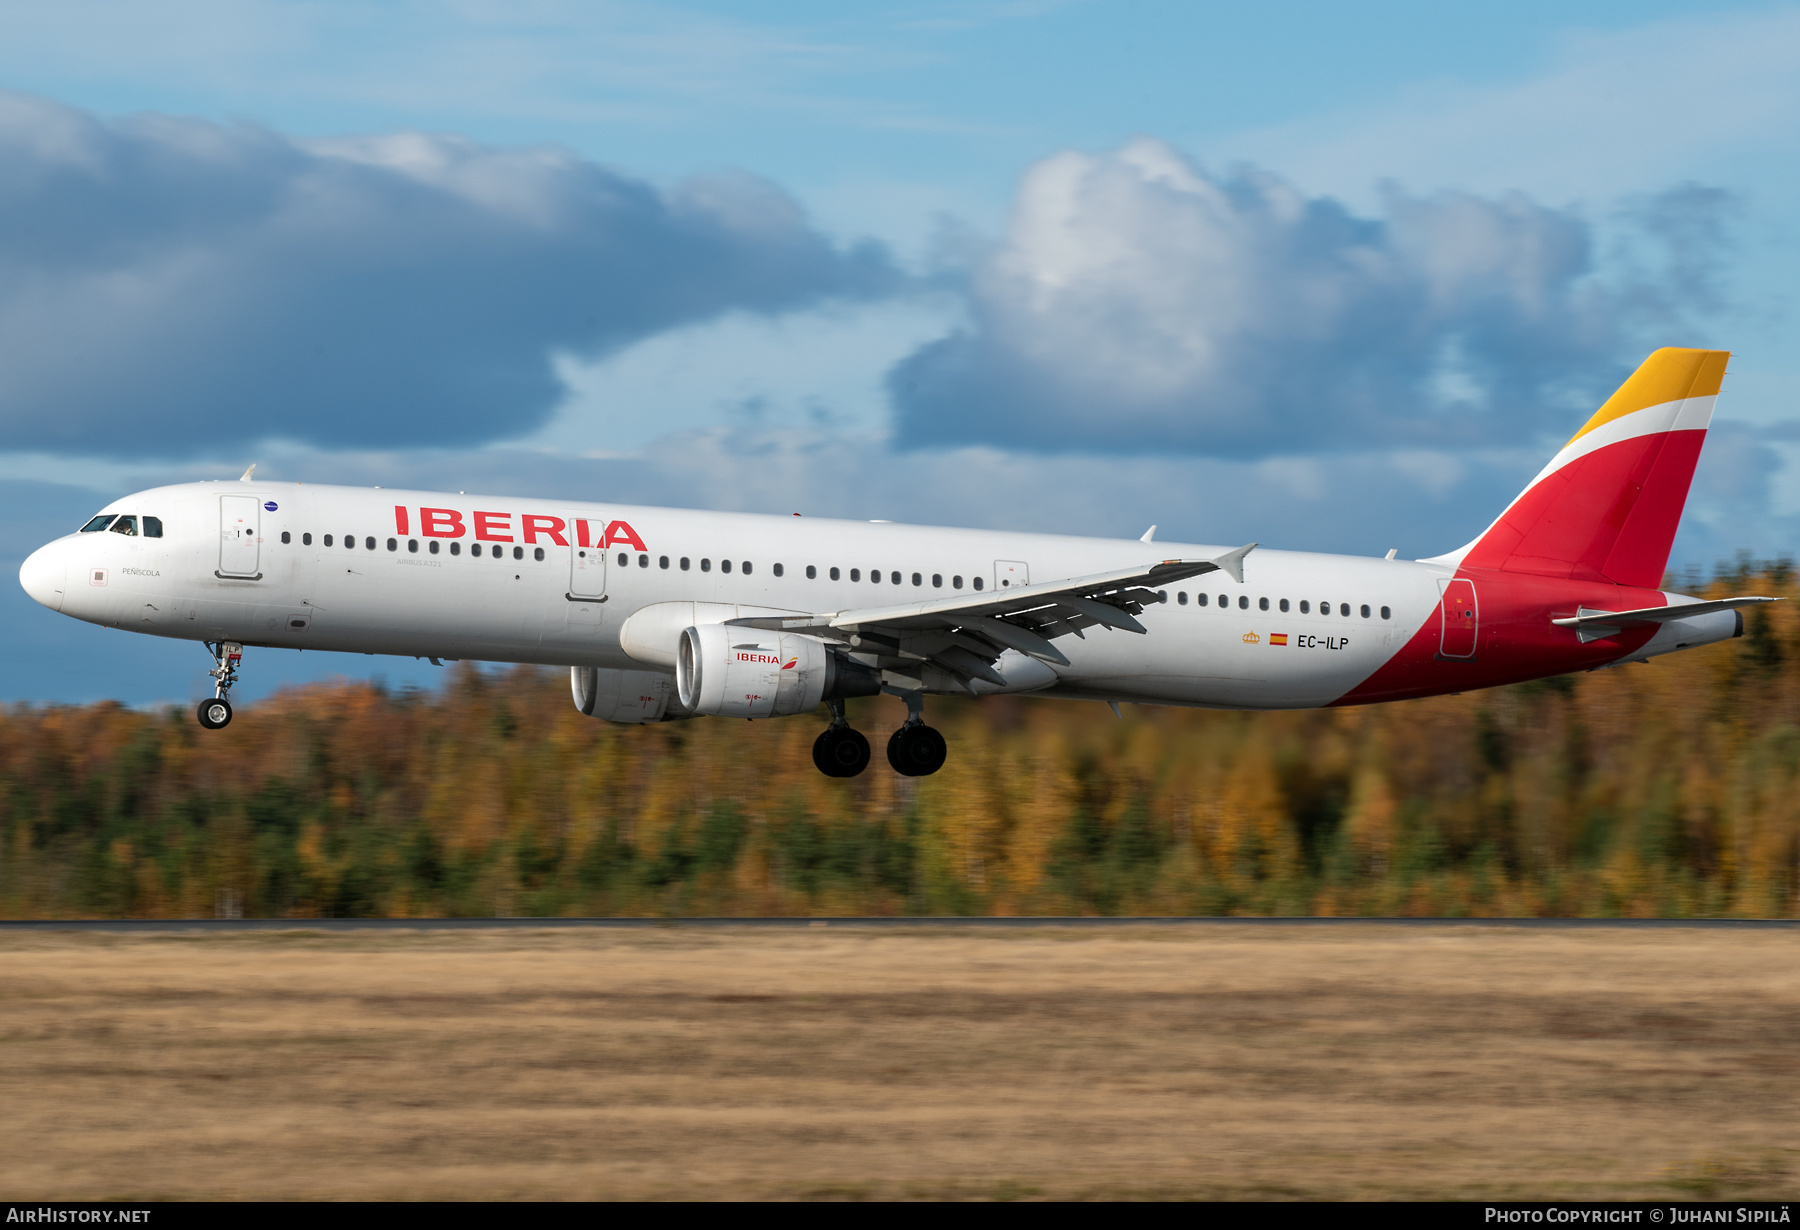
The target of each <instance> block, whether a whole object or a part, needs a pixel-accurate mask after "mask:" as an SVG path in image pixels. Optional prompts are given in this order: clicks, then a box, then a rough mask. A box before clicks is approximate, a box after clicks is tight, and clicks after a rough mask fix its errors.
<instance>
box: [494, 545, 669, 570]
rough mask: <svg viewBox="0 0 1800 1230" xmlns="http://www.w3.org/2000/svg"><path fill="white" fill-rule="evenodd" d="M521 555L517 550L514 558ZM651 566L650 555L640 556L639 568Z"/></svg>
mask: <svg viewBox="0 0 1800 1230" xmlns="http://www.w3.org/2000/svg"><path fill="white" fill-rule="evenodd" d="M520 554H521V552H520V551H518V550H517V549H516V548H515V549H514V551H513V558H514V559H518V558H519V556H520ZM649 566H650V557H649V556H648V555H640V556H638V567H639V568H648V567H649Z"/></svg>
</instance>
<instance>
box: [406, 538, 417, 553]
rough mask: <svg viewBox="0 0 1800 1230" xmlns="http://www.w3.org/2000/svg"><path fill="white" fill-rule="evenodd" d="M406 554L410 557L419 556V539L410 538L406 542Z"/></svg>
mask: <svg viewBox="0 0 1800 1230" xmlns="http://www.w3.org/2000/svg"><path fill="white" fill-rule="evenodd" d="M406 553H407V554H408V555H417V554H418V553H419V540H418V539H417V538H408V539H407V540H406Z"/></svg>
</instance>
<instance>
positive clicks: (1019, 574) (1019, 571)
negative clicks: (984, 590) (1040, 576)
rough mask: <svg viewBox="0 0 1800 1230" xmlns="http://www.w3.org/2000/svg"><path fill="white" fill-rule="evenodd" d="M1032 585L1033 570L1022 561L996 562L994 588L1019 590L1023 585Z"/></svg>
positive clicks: (1005, 560) (998, 560)
mask: <svg viewBox="0 0 1800 1230" xmlns="http://www.w3.org/2000/svg"><path fill="white" fill-rule="evenodd" d="M1030 584H1031V569H1030V567H1028V566H1027V565H1026V563H1025V561H1024V560H1022V559H997V560H995V561H994V588H995V589H1017V588H1019V586H1021V585H1030Z"/></svg>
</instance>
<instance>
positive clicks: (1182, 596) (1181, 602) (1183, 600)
mask: <svg viewBox="0 0 1800 1230" xmlns="http://www.w3.org/2000/svg"><path fill="white" fill-rule="evenodd" d="M1175 605H1176V606H1186V605H1187V591H1186V590H1177V591H1176V594H1175Z"/></svg>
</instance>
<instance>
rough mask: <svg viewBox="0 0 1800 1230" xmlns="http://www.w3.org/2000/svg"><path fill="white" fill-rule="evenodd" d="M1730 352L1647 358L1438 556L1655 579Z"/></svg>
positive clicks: (1551, 572) (1598, 577)
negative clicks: (1520, 487) (1464, 541)
mask: <svg viewBox="0 0 1800 1230" xmlns="http://www.w3.org/2000/svg"><path fill="white" fill-rule="evenodd" d="M1730 357H1731V354H1730V352H1729V351H1724V350H1677V349H1674V348H1665V349H1663V350H1659V351H1657V352H1656V353H1655V354H1653V355H1651V356H1650V357H1649V358H1648V359H1645V360H1644V364H1643V366H1642V367H1640V368H1638V369H1637V371H1636V372H1635V373H1633V374H1632V377H1631V379H1629V380H1627V381H1626V382H1625V383H1624V384H1622V385H1620V386H1619V391H1618V392H1616V393H1614V394H1613V395H1612V396H1611V397H1610V398H1608V399H1607V402H1606V404H1605V405H1604V406H1601V407H1600V409H1599V411H1598V412H1596V413H1595V415H1594V417H1593V418H1591V419H1589V420H1588V421H1587V426H1585V427H1583V428H1582V429H1581V430H1580V431H1578V432H1576V433H1575V438H1574V439H1572V440H1570V441H1569V442H1568V443H1567V444H1566V445H1564V446H1563V449H1562V451H1561V452H1560V453H1558V454H1557V455H1556V456H1555V457H1554V458H1553V459H1552V460H1551V462H1550V464H1549V465H1547V466H1545V467H1544V470H1543V473H1541V474H1539V475H1538V476H1537V477H1536V478H1535V479H1533V480H1532V482H1531V485H1530V486H1529V487H1527V488H1525V490H1524V491H1523V492H1521V493H1520V494H1519V497H1518V498H1517V499H1515V500H1514V501H1513V502H1512V504H1511V505H1510V506H1509V507H1508V508H1507V510H1506V511H1505V512H1503V513H1501V514H1500V519H1499V520H1498V521H1496V522H1494V524H1493V525H1492V526H1490V527H1489V528H1488V531H1487V532H1486V533H1485V534H1483V535H1482V536H1481V537H1480V538H1478V539H1476V540H1475V541H1474V542H1472V543H1470V544H1469V545H1468V546H1466V547H1464V548H1463V549H1462V550H1461V551H1458V552H1454V553H1452V554H1451V555H1449V556H1446V557H1444V558H1445V559H1446V560H1447V561H1449V562H1456V563H1460V564H1461V565H1462V566H1463V567H1466V568H1493V569H1498V570H1501V571H1505V572H1529V573H1535V574H1538V575H1540V576H1553V577H1570V578H1572V579H1576V580H1585V581H1610V582H1613V583H1614V584H1618V585H1634V586H1638V587H1641V588H1644V589H1654V588H1656V587H1657V586H1658V585H1659V584H1661V582H1662V575H1663V569H1664V568H1665V567H1666V566H1667V565H1668V562H1669V547H1670V545H1671V544H1672V543H1673V542H1674V541H1675V527H1676V526H1677V525H1678V524H1679V523H1680V521H1681V510H1682V507H1683V506H1684V505H1685V504H1686V503H1687V494H1688V484H1689V483H1690V482H1692V481H1693V477H1694V465H1695V463H1696V462H1698V461H1699V459H1700V446H1701V445H1702V444H1704V443H1705V442H1706V428H1707V425H1708V424H1709V423H1710V422H1711V421H1712V411H1713V403H1714V402H1715V401H1717V400H1718V396H1719V385H1720V383H1721V382H1722V381H1723V380H1724V378H1725V363H1726V360H1728V359H1729V358H1730Z"/></svg>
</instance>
